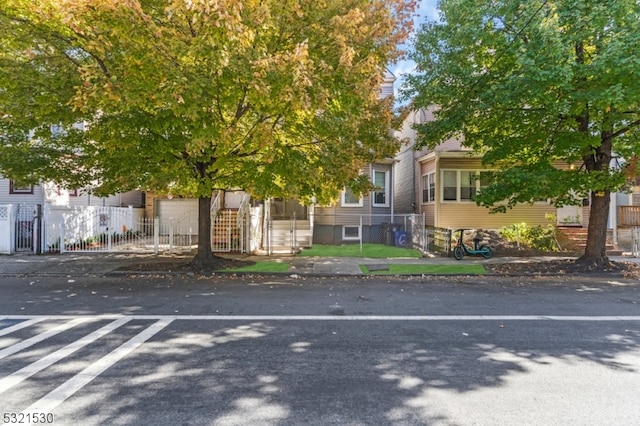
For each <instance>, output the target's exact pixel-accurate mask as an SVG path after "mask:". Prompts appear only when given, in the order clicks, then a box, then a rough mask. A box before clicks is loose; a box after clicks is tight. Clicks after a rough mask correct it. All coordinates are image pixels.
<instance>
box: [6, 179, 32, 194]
mask: <svg viewBox="0 0 640 426" xmlns="http://www.w3.org/2000/svg"><path fill="white" fill-rule="evenodd" d="M25 186H28V187H29V188H28V189H26V188H20V187H18V188H16V183H15V181H14V180H13V179H10V180H9V194H16V195H20V194H33V185H25Z"/></svg>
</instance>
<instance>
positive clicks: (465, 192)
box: [460, 170, 477, 201]
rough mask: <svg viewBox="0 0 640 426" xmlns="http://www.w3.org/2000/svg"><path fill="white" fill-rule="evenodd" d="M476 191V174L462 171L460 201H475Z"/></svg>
mask: <svg viewBox="0 0 640 426" xmlns="http://www.w3.org/2000/svg"><path fill="white" fill-rule="evenodd" d="M476 190H477V188H476V172H474V171H469V170H460V201H471V200H473V197H475V196H476Z"/></svg>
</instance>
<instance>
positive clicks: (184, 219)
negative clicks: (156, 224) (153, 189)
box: [156, 198, 198, 235]
mask: <svg viewBox="0 0 640 426" xmlns="http://www.w3.org/2000/svg"><path fill="white" fill-rule="evenodd" d="M157 203H158V204H157V205H156V207H157V209H156V211H157V212H158V216H159V217H160V220H162V221H167V220H171V222H172V223H173V224H174V226H177V227H178V228H179V231H178V232H180V233H181V234H191V235H197V234H198V200H197V199H195V198H178V199H173V200H157Z"/></svg>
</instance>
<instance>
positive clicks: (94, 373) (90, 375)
mask: <svg viewBox="0 0 640 426" xmlns="http://www.w3.org/2000/svg"><path fill="white" fill-rule="evenodd" d="M127 318H129V317H127ZM172 321H173V320H172V319H171V318H163V319H160V320H158V321H157V322H155V323H153V324H151V325H150V326H149V327H147V328H146V329H144V330H143V331H142V332H140V333H138V334H137V335H135V336H134V337H132V338H131V339H129V340H128V341H126V342H125V343H123V344H122V345H121V346H119V347H118V348H116V349H115V350H113V351H112V352H110V353H109V354H107V355H105V356H104V357H102V358H100V359H99V360H98V361H96V362H94V363H93V364H91V365H90V366H88V367H87V368H85V369H84V370H82V371H81V372H80V373H78V374H76V375H75V376H73V377H72V378H70V379H69V380H67V381H66V382H64V383H63V384H62V385H60V386H58V387H57V388H56V389H54V390H52V391H51V392H49V393H48V394H47V395H45V396H44V397H43V398H41V399H40V400H39V401H37V402H35V403H34V404H32V405H31V406H29V407H28V408H27V409H26V410H24V411H23V412H22V414H25V415H26V414H29V413H50V412H52V411H53V409H54V408H55V407H57V406H58V405H60V404H61V403H62V402H64V401H65V400H66V399H67V398H69V397H70V396H72V395H73V394H75V393H76V392H77V391H78V390H80V389H82V388H83V387H84V386H85V385H87V384H88V383H89V382H91V381H92V380H93V379H95V378H96V377H98V376H99V375H100V374H102V373H103V372H104V371H105V370H106V369H107V368H109V367H111V366H112V365H114V364H115V363H116V362H118V361H120V360H121V359H122V358H124V357H125V356H127V355H128V354H129V353H131V352H132V351H134V350H136V349H137V348H138V347H139V346H140V345H142V344H143V343H144V342H146V341H147V340H149V339H150V338H151V337H153V336H154V335H155V334H156V333H158V332H159V331H161V330H162V329H164V328H165V327H166V326H168V325H169V324H171V322H172Z"/></svg>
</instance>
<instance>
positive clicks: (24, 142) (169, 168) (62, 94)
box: [0, 0, 415, 266]
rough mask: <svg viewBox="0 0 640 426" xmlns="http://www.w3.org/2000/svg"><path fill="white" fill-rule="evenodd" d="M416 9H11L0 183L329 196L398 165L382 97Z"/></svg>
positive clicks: (280, 3)
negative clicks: (377, 167)
mask: <svg viewBox="0 0 640 426" xmlns="http://www.w3.org/2000/svg"><path fill="white" fill-rule="evenodd" d="M414 8H415V4H414V1H413V0H325V1H317V0H277V1H276V0H205V1H188V0H126V1H121V0H83V1H75V0H38V1H35V0H33V1H31V0H26V1H25V0H5V1H3V3H2V5H0V138H1V139H0V173H2V174H4V175H7V176H12V177H15V178H19V179H21V180H23V181H29V180H31V181H37V180H42V179H48V180H53V181H55V182H58V183H60V184H62V185H65V186H67V187H81V186H83V185H92V187H94V191H95V192H96V193H98V194H108V193H113V192H115V191H123V190H128V189H132V188H140V189H144V190H153V191H156V192H159V193H172V194H174V195H183V196H195V197H198V198H199V213H200V218H199V245H198V255H197V256H196V259H195V262H196V263H197V264H198V265H200V266H203V265H206V264H207V263H209V262H211V261H212V260H213V259H214V258H213V256H212V254H211V248H210V241H209V229H210V214H209V206H210V199H211V194H212V191H214V190H216V189H224V188H243V189H245V190H246V191H248V192H250V193H251V194H253V195H256V196H262V197H267V196H295V197H299V198H301V199H307V200H311V199H312V198H315V199H317V200H318V201H321V202H322V201H328V200H330V199H332V198H333V197H335V196H336V193H337V192H338V191H339V190H340V189H341V188H343V187H344V186H345V185H349V186H351V187H353V188H354V190H360V191H362V190H364V189H365V188H367V185H369V183H368V182H367V181H365V180H363V179H362V178H361V177H359V170H360V169H361V167H362V166H363V165H364V164H366V163H367V162H371V161H375V160H376V159H380V158H384V157H386V156H390V155H392V154H393V153H394V151H395V149H396V146H397V142H396V141H395V140H394V139H393V138H392V137H391V135H390V128H391V125H392V121H393V119H394V117H393V113H392V111H393V105H391V101H390V100H388V99H387V100H381V99H379V88H380V84H381V83H382V79H383V76H384V69H385V66H386V65H387V64H389V63H391V62H393V61H394V60H396V59H398V57H399V56H400V55H401V53H402V52H400V51H399V50H398V49H397V47H396V46H397V45H398V43H400V42H402V40H404V39H405V38H406V36H407V34H408V31H409V29H410V22H411V13H412V11H413V9H414Z"/></svg>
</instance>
